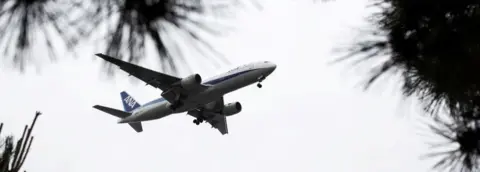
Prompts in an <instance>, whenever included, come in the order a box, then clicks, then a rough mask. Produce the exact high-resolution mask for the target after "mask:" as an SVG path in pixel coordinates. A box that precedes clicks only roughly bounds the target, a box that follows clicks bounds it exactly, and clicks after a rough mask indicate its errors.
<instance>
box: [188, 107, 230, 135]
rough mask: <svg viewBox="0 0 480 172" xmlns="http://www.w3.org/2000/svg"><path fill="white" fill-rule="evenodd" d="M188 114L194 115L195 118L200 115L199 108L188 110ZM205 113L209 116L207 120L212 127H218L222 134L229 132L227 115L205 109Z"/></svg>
mask: <svg viewBox="0 0 480 172" xmlns="http://www.w3.org/2000/svg"><path fill="white" fill-rule="evenodd" d="M187 114H188V115H190V116H193V117H194V118H198V117H200V116H199V115H200V111H199V110H191V111H188V113H187ZM203 115H204V116H208V117H209V118H207V119H206V120H205V121H207V122H208V123H209V124H210V125H211V126H212V128H215V129H217V130H218V131H219V132H220V133H221V134H222V135H225V134H228V125H227V117H226V116H223V115H221V114H219V113H215V112H210V111H204V112H203Z"/></svg>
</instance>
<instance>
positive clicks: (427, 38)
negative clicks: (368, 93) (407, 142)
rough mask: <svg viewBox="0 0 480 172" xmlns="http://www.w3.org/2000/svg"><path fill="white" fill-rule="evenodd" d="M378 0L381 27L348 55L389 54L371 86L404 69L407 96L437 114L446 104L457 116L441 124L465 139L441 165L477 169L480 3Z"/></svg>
mask: <svg viewBox="0 0 480 172" xmlns="http://www.w3.org/2000/svg"><path fill="white" fill-rule="evenodd" d="M372 4H373V7H375V8H378V9H379V12H377V13H375V14H373V15H371V16H370V22H372V24H373V25H374V26H376V27H377V28H376V30H374V31H372V32H371V33H370V35H369V36H366V37H365V39H363V40H361V41H359V42H357V43H356V44H354V45H353V46H352V47H351V49H349V51H348V53H349V54H348V55H347V56H346V57H345V58H343V59H342V60H346V59H350V58H351V57H356V58H358V57H359V56H360V57H361V58H360V59H359V60H358V61H360V62H365V61H369V60H372V59H379V58H380V57H381V58H383V57H385V58H386V60H385V61H384V62H383V63H382V64H381V65H380V66H374V67H372V68H371V69H372V72H373V74H372V75H371V76H370V77H369V79H368V81H367V84H366V86H367V88H368V86H369V85H371V84H372V83H374V82H375V81H377V79H378V78H379V77H380V76H383V75H385V74H387V73H390V72H400V73H401V77H402V79H403V83H402V92H403V93H404V95H405V96H407V97H410V96H415V97H417V98H418V99H419V100H420V101H421V102H422V105H423V108H424V109H425V112H427V113H428V114H431V115H432V117H434V118H436V117H437V116H438V115H439V112H440V109H446V112H447V113H448V115H449V119H450V120H451V121H454V122H453V124H449V125H446V124H443V123H441V122H439V125H440V126H442V127H443V128H445V130H439V129H435V131H436V132H437V134H440V135H443V136H445V137H446V136H449V137H447V139H449V140H451V141H452V142H455V143H458V144H460V150H457V151H453V152H449V153H452V155H451V156H448V158H446V159H444V160H443V161H441V162H439V165H440V166H442V167H444V169H447V167H451V170H453V171H458V170H462V171H469V170H470V171H475V170H477V169H478V168H479V166H478V165H479V164H478V161H479V156H478V149H479V147H480V145H479V144H478V140H477V139H475V137H478V135H477V132H478V131H477V130H478V129H477V128H478V127H477V123H478V122H479V121H478V120H479V118H480V114H479V113H480V112H479V110H480V87H479V86H480V77H478V75H477V73H478V71H479V69H480V58H479V57H480V33H479V32H478V30H479V29H480V2H477V1H452V0H440V1H432V0H422V1H418V0H375V1H372ZM445 133H448V134H445ZM456 164H459V165H456ZM457 166H459V167H458V168H457Z"/></svg>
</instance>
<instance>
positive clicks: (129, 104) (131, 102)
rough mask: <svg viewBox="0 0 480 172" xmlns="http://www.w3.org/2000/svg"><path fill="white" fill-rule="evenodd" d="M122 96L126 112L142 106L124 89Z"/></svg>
mask: <svg viewBox="0 0 480 172" xmlns="http://www.w3.org/2000/svg"><path fill="white" fill-rule="evenodd" d="M120 97H121V98H122V104H123V109H124V110H125V112H131V111H133V110H135V109H136V108H139V107H140V104H138V102H137V101H135V99H133V97H132V96H130V95H128V93H127V92H125V91H122V92H121V93H120Z"/></svg>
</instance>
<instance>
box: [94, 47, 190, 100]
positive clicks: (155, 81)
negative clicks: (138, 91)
mask: <svg viewBox="0 0 480 172" xmlns="http://www.w3.org/2000/svg"><path fill="white" fill-rule="evenodd" d="M95 55H96V56H98V57H100V58H102V59H104V60H106V61H108V62H110V63H113V64H115V65H117V66H119V67H120V69H122V70H123V71H125V72H127V73H128V74H130V75H133V76H135V77H136V78H138V79H140V80H142V81H144V82H145V83H147V84H148V85H151V86H153V87H155V88H158V89H160V90H162V91H166V90H168V89H169V88H171V87H172V85H173V84H174V83H177V82H179V81H180V80H181V78H178V77H175V76H171V75H167V74H163V73H160V72H155V71H153V70H150V69H146V68H143V67H140V66H137V65H134V64H131V63H127V62H124V61H122V60H119V59H117V58H114V57H111V56H107V55H104V54H100V53H99V54H95Z"/></svg>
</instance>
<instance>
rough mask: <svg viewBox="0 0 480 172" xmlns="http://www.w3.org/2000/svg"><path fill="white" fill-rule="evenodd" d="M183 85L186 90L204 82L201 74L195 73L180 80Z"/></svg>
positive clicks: (195, 87)
mask: <svg viewBox="0 0 480 172" xmlns="http://www.w3.org/2000/svg"><path fill="white" fill-rule="evenodd" d="M180 84H181V85H182V87H183V88H184V89H186V90H194V89H197V88H198V87H199V85H200V84H202V77H200V75H199V74H193V75H190V76H188V77H186V78H183V79H182V80H181V81H180Z"/></svg>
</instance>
